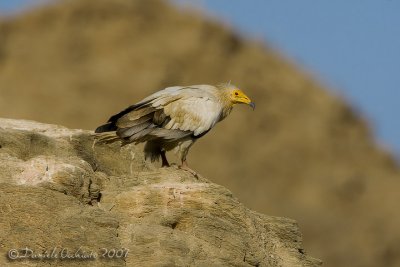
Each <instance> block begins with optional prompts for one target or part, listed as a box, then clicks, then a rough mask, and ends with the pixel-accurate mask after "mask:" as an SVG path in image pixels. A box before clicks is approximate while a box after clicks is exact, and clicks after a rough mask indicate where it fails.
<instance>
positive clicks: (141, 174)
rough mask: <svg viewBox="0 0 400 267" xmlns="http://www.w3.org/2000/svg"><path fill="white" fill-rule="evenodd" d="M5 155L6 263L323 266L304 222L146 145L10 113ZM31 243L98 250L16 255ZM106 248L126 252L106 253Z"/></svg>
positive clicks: (0, 151)
mask: <svg viewBox="0 0 400 267" xmlns="http://www.w3.org/2000/svg"><path fill="white" fill-rule="evenodd" d="M0 162H1V168H2V171H1V172H0V188H1V189H0V190H1V194H0V215H1V220H0V224H1V227H0V229H1V230H0V250H1V254H2V255H5V256H4V257H2V258H0V265H1V266H6V265H7V266H8V265H15V266H18V265H20V264H21V263H22V262H23V263H25V264H28V265H33V266H49V265H52V266H81V265H87V266H318V265H320V261H318V260H316V259H313V258H311V257H309V256H308V255H307V254H305V253H304V250H303V248H302V246H301V234H300V232H299V230H298V227H297V224H296V222H295V221H293V220H290V219H286V218H278V217H271V216H266V215H263V214H259V213H256V212H253V211H251V210H249V209H247V208H246V207H244V206H243V205H242V204H241V203H240V202H239V201H238V200H237V199H236V198H235V197H233V196H232V193H231V192H230V191H229V190H227V189H226V188H224V187H222V186H219V185H216V184H214V183H212V182H210V181H208V180H207V179H205V178H196V177H194V176H192V175H191V174H190V173H188V172H185V171H182V170H179V169H177V168H175V167H170V168H161V169H160V168H156V167H154V166H152V165H150V164H147V163H146V162H145V161H144V159H143V154H142V153H141V149H140V147H135V146H133V145H129V146H126V147H123V148H120V147H119V145H118V144H114V145H100V144H96V143H95V142H94V139H93V135H92V132H89V131H83V130H70V129H67V128H64V127H61V126H55V125H47V124H41V123H36V122H32V121H17V120H8V119H0ZM25 247H27V248H29V249H32V251H34V253H39V252H42V251H46V250H48V251H51V250H53V249H56V252H57V253H58V252H60V251H61V250H62V249H63V248H65V249H68V250H70V251H71V252H75V251H76V250H80V251H81V252H93V253H95V254H96V255H97V258H96V259H91V260H88V259H85V260H83V259H81V260H77V259H74V260H73V259H70V260H65V259H64V260H62V259H60V258H58V259H44V260H32V259H25V260H22V259H21V260H10V259H7V257H6V255H7V253H8V251H9V250H10V249H22V248H25ZM104 249H107V250H108V251H112V250H113V249H115V250H117V251H118V250H121V249H123V252H124V253H126V255H125V254H124V255H123V256H122V257H118V258H117V257H115V256H114V257H112V259H107V257H109V255H110V254H108V256H107V255H106V258H101V254H102V253H103V252H104ZM57 253H56V254H57ZM57 255H60V254H57ZM125 256H126V257H125Z"/></svg>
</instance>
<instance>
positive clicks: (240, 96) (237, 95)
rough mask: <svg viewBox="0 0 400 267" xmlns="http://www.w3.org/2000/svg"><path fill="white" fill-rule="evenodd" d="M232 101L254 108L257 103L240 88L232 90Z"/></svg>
mask: <svg viewBox="0 0 400 267" xmlns="http://www.w3.org/2000/svg"><path fill="white" fill-rule="evenodd" d="M231 101H232V103H233V104H247V105H249V106H251V107H252V108H253V109H254V108H255V107H256V105H255V103H254V102H252V101H251V99H250V98H249V97H248V96H247V95H245V94H244V93H243V92H242V90H240V89H233V90H232V91H231Z"/></svg>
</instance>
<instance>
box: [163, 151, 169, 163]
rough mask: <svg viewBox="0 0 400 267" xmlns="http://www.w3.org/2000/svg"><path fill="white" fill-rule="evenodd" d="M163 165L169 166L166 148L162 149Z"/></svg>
mask: <svg viewBox="0 0 400 267" xmlns="http://www.w3.org/2000/svg"><path fill="white" fill-rule="evenodd" d="M161 160H162V163H161V167H169V163H168V160H167V156H166V155H165V150H161Z"/></svg>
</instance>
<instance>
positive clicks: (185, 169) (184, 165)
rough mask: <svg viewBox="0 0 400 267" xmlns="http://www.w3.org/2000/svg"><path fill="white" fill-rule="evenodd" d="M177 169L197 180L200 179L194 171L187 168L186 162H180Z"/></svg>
mask: <svg viewBox="0 0 400 267" xmlns="http://www.w3.org/2000/svg"><path fill="white" fill-rule="evenodd" d="M179 169H181V170H184V171H187V172H189V173H190V174H192V175H193V176H194V177H196V178H197V179H199V178H200V177H201V176H200V175H199V174H198V173H197V172H196V171H194V170H192V169H191V168H189V166H188V164H187V162H186V161H183V162H182V165H180V166H179Z"/></svg>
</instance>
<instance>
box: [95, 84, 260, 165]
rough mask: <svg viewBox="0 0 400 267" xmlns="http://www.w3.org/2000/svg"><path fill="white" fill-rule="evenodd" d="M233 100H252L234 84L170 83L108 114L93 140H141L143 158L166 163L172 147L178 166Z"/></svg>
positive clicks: (184, 163) (244, 102)
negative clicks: (189, 84) (171, 85)
mask: <svg viewBox="0 0 400 267" xmlns="http://www.w3.org/2000/svg"><path fill="white" fill-rule="evenodd" d="M236 104H247V105H249V106H251V107H252V108H253V110H254V108H255V104H254V102H252V101H251V100H250V98H249V97H248V96H246V95H245V94H244V93H243V92H242V90H240V89H239V88H237V87H236V86H234V85H231V84H230V83H229V84H221V85H217V86H213V85H192V86H173V87H168V88H165V89H163V90H161V91H158V92H156V93H154V94H152V95H150V96H148V97H146V98H145V99H143V100H142V101H140V102H138V103H136V104H134V105H132V106H129V107H128V108H126V109H124V110H123V111H121V112H119V113H118V114H115V115H113V116H111V117H110V119H109V120H108V122H107V123H106V124H104V125H101V126H99V127H98V128H97V129H96V130H95V133H96V137H97V142H105V143H112V142H117V141H121V142H122V143H121V145H126V144H129V143H134V144H138V143H142V142H145V146H144V154H145V159H146V160H151V161H152V162H154V161H158V160H159V159H160V157H161V160H162V166H163V167H164V166H169V163H168V161H167V157H166V151H170V150H172V149H175V152H176V153H177V154H178V156H179V159H180V161H181V165H180V166H179V167H180V168H182V169H186V170H189V171H192V170H191V169H190V168H189V166H188V164H187V161H186V156H187V154H188V151H189V149H190V147H191V146H192V145H193V144H194V142H195V141H196V140H197V139H199V138H201V137H202V136H204V135H205V134H207V133H208V132H209V131H210V130H211V129H212V128H213V127H214V126H215V124H216V123H217V122H220V121H222V120H223V119H224V118H226V117H227V116H228V115H229V113H230V112H231V111H232V108H233V107H234V106H235V105H236Z"/></svg>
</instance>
